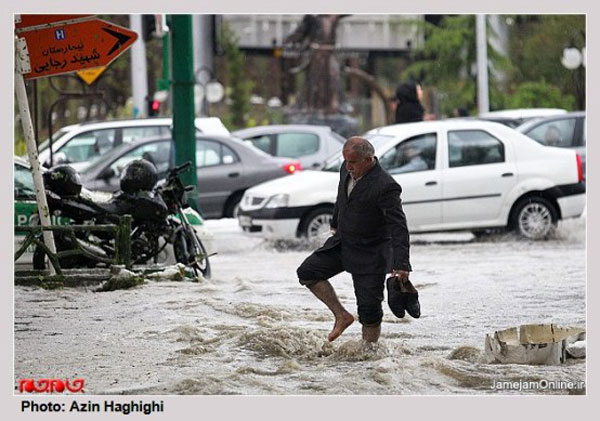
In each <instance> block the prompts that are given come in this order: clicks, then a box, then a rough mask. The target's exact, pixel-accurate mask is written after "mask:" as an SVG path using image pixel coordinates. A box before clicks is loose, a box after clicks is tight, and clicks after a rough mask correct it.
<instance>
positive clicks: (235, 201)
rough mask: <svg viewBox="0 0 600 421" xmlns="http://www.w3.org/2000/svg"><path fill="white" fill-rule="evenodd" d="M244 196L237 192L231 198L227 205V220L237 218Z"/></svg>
mask: <svg viewBox="0 0 600 421" xmlns="http://www.w3.org/2000/svg"><path fill="white" fill-rule="evenodd" d="M243 195H244V192H237V193H234V194H232V195H231V196H230V197H229V199H228V200H227V205H226V206H225V212H224V217H225V218H237V216H238V213H239V212H240V201H241V200H242V196H243Z"/></svg>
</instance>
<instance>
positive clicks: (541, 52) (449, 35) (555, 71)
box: [403, 15, 585, 115]
mask: <svg viewBox="0 0 600 421" xmlns="http://www.w3.org/2000/svg"><path fill="white" fill-rule="evenodd" d="M509 18H510V20H511V22H512V25H510V26H509V34H510V38H509V57H504V56H502V55H501V54H499V53H498V51H496V50H495V49H494V47H493V46H492V45H491V44H490V43H489V42H488V59H489V82H490V83H489V90H490V108H491V109H501V108H515V107H560V108H565V109H568V110H570V109H574V108H575V97H574V95H573V93H574V92H576V89H577V87H576V86H575V83H576V77H575V76H576V75H574V74H573V73H572V72H570V71H568V70H567V69H565V68H564V67H563V66H562V64H561V62H560V57H561V55H562V50H563V48H564V47H566V46H567V45H573V46H576V47H577V48H581V47H583V46H584V45H585V16H583V15H540V16H512V17H511V16H509ZM419 25H420V26H421V28H422V30H423V31H424V35H425V44H424V47H423V48H422V49H421V50H418V51H416V53H415V57H414V63H413V64H412V65H410V66H409V67H408V68H407V69H406V71H405V72H404V74H403V79H404V80H406V79H414V80H419V81H421V83H422V84H423V85H424V88H428V87H431V88H434V90H435V91H436V93H437V95H438V97H439V98H440V100H441V108H442V112H443V114H446V115H451V113H452V110H453V109H454V108H455V107H466V108H467V109H469V110H470V111H471V112H472V113H473V112H475V111H476V105H477V75H476V72H475V63H476V58H477V57H476V55H477V51H476V31H475V16H473V15H460V16H446V17H444V19H443V20H442V21H441V22H440V25H439V26H435V25H432V24H430V23H426V22H422V23H420V24H419ZM487 27H488V40H489V39H490V38H491V37H492V36H495V35H496V34H494V33H493V32H492V31H491V28H490V25H488V26H487ZM580 83H583V82H582V81H580ZM580 89H584V88H580Z"/></svg>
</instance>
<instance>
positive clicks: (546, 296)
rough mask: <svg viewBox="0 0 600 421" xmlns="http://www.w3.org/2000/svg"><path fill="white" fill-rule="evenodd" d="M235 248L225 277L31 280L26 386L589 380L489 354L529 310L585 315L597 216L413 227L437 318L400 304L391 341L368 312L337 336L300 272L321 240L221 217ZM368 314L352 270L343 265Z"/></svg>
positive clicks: (225, 252)
mask: <svg viewBox="0 0 600 421" xmlns="http://www.w3.org/2000/svg"><path fill="white" fill-rule="evenodd" d="M207 225H208V227H209V229H211V230H212V231H213V233H214V234H215V238H216V246H217V249H218V251H219V254H218V255H217V256H214V257H213V258H212V260H211V264H212V266H213V278H212V279H211V280H209V281H204V282H201V283H191V282H172V281H162V282H157V281H148V282H146V283H145V284H144V285H142V286H140V287H137V288H135V289H131V290H118V291H112V292H102V293H94V292H92V289H85V288H65V289H61V290H44V289H40V288H33V287H15V354H16V355H15V384H18V379H21V378H36V379H41V378H69V379H74V378H84V379H85V392H86V393H92V394H105V393H111V394H112V393H124V394H244V395H248V394H251V395H264V394H269V395H271V394H274V395H280V394H284V395H290V394H293V395H304V394H328V395H347V394H362V395H371V394H373V395H381V394H385V395H395V394H414V395H437V394H498V393H504V394H514V393H535V394H540V393H543V394H547V393H556V394H567V393H581V392H585V390H565V389H545V390H521V391H518V390H502V391H498V390H495V389H493V386H494V384H496V383H497V382H504V381H511V382H527V381H534V382H539V381H542V380H544V381H546V382H551V381H555V382H558V381H573V382H576V381H584V380H585V374H586V363H585V360H570V361H569V362H568V363H567V364H564V365H562V366H527V365H516V364H508V365H501V364H485V363H483V362H482V361H483V360H482V359H481V357H482V353H483V345H484V340H485V335H486V334H487V333H493V332H494V331H495V330H499V329H504V328H508V327H512V326H519V325H520V324H526V323H556V324H559V325H563V326H580V327H585V324H586V319H585V314H586V312H585V301H586V295H585V294H586V285H585V280H586V270H585V268H586V264H585V219H583V218H582V219H577V220H568V221H565V222H562V223H561V224H560V225H559V229H558V231H557V233H556V235H555V236H554V238H552V239H550V240H548V241H541V242H529V241H522V240H518V239H516V238H514V237H513V236H511V235H503V236H494V237H491V238H486V239H480V240H475V239H474V238H473V237H472V235H471V234H470V233H457V234H430V235H414V236H412V246H411V256H412V257H411V262H412V265H413V268H414V272H413V273H412V274H411V280H412V281H413V283H414V284H415V286H416V287H417V289H419V291H420V300H421V310H422V316H421V318H420V319H418V320H415V319H412V318H410V317H409V316H406V317H405V318H404V319H397V318H395V317H394V316H393V315H392V313H391V311H390V310H389V308H388V307H387V303H384V321H383V325H382V337H381V340H380V343H379V344H378V345H377V346H372V345H369V344H366V343H363V342H362V341H361V335H360V325H359V324H358V322H355V323H354V324H353V325H352V326H350V327H349V328H348V329H347V330H346V332H345V333H344V334H343V335H342V336H341V337H340V338H339V339H338V340H336V341H334V342H332V343H329V342H327V340H326V337H327V334H328V332H329V331H330V329H331V327H332V326H333V319H332V316H331V315H330V313H329V312H328V310H327V309H326V308H325V306H324V305H323V304H322V303H321V302H320V301H318V300H317V299H316V298H315V297H314V296H312V294H311V293H310V292H309V291H308V290H307V289H306V288H304V287H302V286H300V285H299V284H298V281H297V279H296V274H295V270H296V267H297V266H298V265H299V264H300V263H301V262H302V260H303V259H304V258H306V257H307V256H308V254H309V253H310V250H311V249H310V248H307V247H306V246H304V245H302V244H298V243H296V242H288V243H281V242H278V243H273V242H267V241H263V240H261V239H257V238H249V237H247V236H244V235H243V234H242V233H241V232H240V231H239V228H238V227H237V222H236V221H235V220H227V219H224V220H218V221H208V222H207ZM332 284H333V285H334V287H335V288H336V290H337V292H338V295H339V297H340V299H341V301H342V302H343V303H344V305H346V307H347V308H348V309H349V310H350V311H351V312H352V313H353V314H355V316H356V305H355V299H354V293H353V290H352V283H351V278H350V275H348V274H345V273H344V274H340V275H338V276H337V277H335V278H333V279H332Z"/></svg>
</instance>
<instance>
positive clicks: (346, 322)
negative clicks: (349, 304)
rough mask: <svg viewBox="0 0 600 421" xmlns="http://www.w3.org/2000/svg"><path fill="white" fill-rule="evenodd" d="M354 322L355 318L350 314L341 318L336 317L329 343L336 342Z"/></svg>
mask: <svg viewBox="0 0 600 421" xmlns="http://www.w3.org/2000/svg"><path fill="white" fill-rule="evenodd" d="M353 322H354V316H353V315H352V314H350V313H344V315H343V316H342V317H340V318H337V317H336V318H335V324H334V325H333V330H332V331H331V332H329V335H327V340H328V341H329V342H332V341H335V340H336V339H337V338H338V337H339V336H340V335H341V334H342V333H343V332H344V330H346V328H347V327H348V326H350V325H351V324H352V323H353Z"/></svg>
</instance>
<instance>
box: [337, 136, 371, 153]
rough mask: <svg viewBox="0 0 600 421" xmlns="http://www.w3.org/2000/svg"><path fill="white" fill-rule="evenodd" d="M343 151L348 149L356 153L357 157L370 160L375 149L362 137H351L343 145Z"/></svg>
mask: <svg viewBox="0 0 600 421" xmlns="http://www.w3.org/2000/svg"><path fill="white" fill-rule="evenodd" d="M344 149H345V150H347V149H350V150H352V151H354V152H358V155H359V156H360V157H361V158H370V157H373V156H375V148H373V145H371V142H369V141H368V140H367V139H364V138H362V137H357V136H354V137H351V138H350V139H348V140H347V141H346V143H344Z"/></svg>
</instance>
